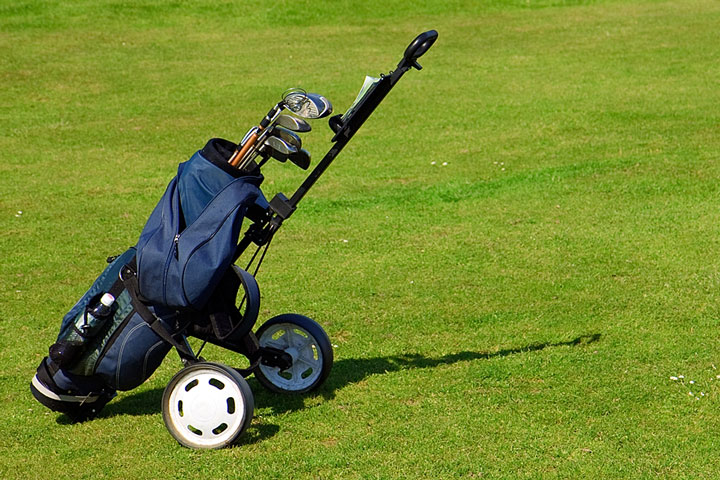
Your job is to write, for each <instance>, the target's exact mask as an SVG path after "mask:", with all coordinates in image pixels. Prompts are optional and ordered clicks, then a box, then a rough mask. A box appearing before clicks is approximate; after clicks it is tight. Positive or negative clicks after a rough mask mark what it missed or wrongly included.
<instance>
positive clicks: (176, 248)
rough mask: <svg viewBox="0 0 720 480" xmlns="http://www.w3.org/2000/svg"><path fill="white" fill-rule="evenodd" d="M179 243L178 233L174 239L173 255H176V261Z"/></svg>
mask: <svg viewBox="0 0 720 480" xmlns="http://www.w3.org/2000/svg"><path fill="white" fill-rule="evenodd" d="M179 242H180V234H179V233H178V234H177V235H175V238H173V244H174V248H173V253H174V254H175V259H176V260H177V258H178V243H179Z"/></svg>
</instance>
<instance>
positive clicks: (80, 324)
mask: <svg viewBox="0 0 720 480" xmlns="http://www.w3.org/2000/svg"><path fill="white" fill-rule="evenodd" d="M113 303H115V297H113V296H112V295H111V294H109V293H106V294H105V295H103V296H102V297H101V298H100V302H99V303H98V304H97V305H95V307H94V308H92V309H91V310H88V311H86V313H83V314H82V315H80V316H79V317H78V319H77V320H75V324H74V325H73V327H74V328H73V329H72V330H71V331H70V332H69V334H67V336H66V337H65V338H64V339H62V340H60V341H58V342H57V343H54V344H53V345H52V346H51V347H50V352H49V354H50V359H51V360H52V361H53V362H55V364H56V365H58V366H59V367H60V368H63V367H68V366H70V365H72V363H73V361H74V360H75V359H76V358H78V357H79V356H80V355H81V354H82V352H83V350H84V349H85V344H86V343H87V342H88V340H89V339H90V338H92V337H93V336H95V335H97V333H98V332H99V331H100V329H101V328H102V327H103V326H104V325H105V322H106V321H107V320H108V318H110V313H112V304H113Z"/></svg>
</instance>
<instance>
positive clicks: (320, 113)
mask: <svg viewBox="0 0 720 480" xmlns="http://www.w3.org/2000/svg"><path fill="white" fill-rule="evenodd" d="M283 102H284V103H285V107H286V108H287V109H288V110H290V111H291V112H293V113H294V114H295V115H297V116H299V117H303V118H323V117H327V116H328V115H330V114H331V113H332V111H333V107H332V104H331V103H330V100H328V99H327V98H325V97H323V96H322V95H320V94H317V93H306V92H304V91H302V90H292V91H290V93H287V94H285V95H284V96H283Z"/></svg>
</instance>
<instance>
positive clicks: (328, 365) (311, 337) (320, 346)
mask: <svg viewBox="0 0 720 480" xmlns="http://www.w3.org/2000/svg"><path fill="white" fill-rule="evenodd" d="M286 327H288V328H292V329H294V331H295V332H296V333H295V335H301V336H303V337H306V338H307V343H308V345H309V346H310V347H311V348H312V354H313V355H314V356H315V357H316V362H317V366H318V369H319V374H317V373H316V372H314V371H313V372H312V373H311V374H310V375H309V376H308V378H310V380H308V381H303V380H301V381H300V382H299V385H297V386H295V385H292V382H291V381H288V380H287V379H286V378H284V377H282V376H281V374H283V372H280V371H279V370H278V369H277V368H274V369H273V368H269V367H266V366H264V365H263V364H262V362H261V363H260V365H258V366H257V367H256V368H255V371H254V373H255V378H257V380H258V381H259V382H260V384H261V385H262V386H263V387H265V388H267V389H268V390H270V391H271V392H275V393H282V394H299V393H307V392H311V391H313V390H316V389H318V388H319V387H320V386H321V385H322V384H323V383H324V382H325V380H327V378H328V375H330V370H331V369H332V364H333V350H332V345H331V343H330V338H329V337H328V335H327V333H325V330H323V328H322V327H321V326H320V324H318V323H317V322H316V321H315V320H313V319H311V318H308V317H306V316H304V315H300V314H297V313H285V314H282V315H278V316H276V317H273V318H271V319H270V320H268V321H267V322H265V323H264V324H263V325H262V326H261V327H260V328H259V329H258V330H257V333H256V334H255V336H256V337H257V339H258V342H259V344H260V346H261V347H262V346H267V344H268V340H269V338H268V337H267V336H265V335H266V334H268V332H271V330H274V331H278V329H279V330H280V331H282V330H283V329H286ZM308 352H310V351H308ZM308 371H311V369H309V370H308ZM290 375H292V374H290Z"/></svg>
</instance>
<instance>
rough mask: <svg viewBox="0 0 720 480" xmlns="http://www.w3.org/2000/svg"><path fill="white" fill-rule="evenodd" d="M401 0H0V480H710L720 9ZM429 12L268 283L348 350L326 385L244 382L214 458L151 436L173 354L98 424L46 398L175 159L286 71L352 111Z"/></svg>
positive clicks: (315, 142) (268, 291) (311, 144)
mask: <svg viewBox="0 0 720 480" xmlns="http://www.w3.org/2000/svg"><path fill="white" fill-rule="evenodd" d="M410 3H411V2H407V4H405V3H399V2H379V1H374V0H373V1H367V0H366V1H356V0H343V1H333V2H330V1H320V2H307V1H295V2H289V1H278V2H257V1H250V2H220V3H213V2H206V1H204V0H193V1H188V2H179V1H171V0H159V1H149V0H146V1H139V0H130V1H111V0H101V1H88V0H83V1H75V2H61V1H59V0H58V1H37V2H28V1H26V2H9V1H7V0H0V85H2V88H0V152H2V153H0V160H1V161H0V345H1V346H2V348H1V349H0V407H1V408H2V410H0V412H1V413H2V424H3V426H4V428H3V434H2V435H1V436H0V474H2V476H3V477H4V478H18V479H34V478H38V479H58V478H93V479H96V478H183V479H194V478H283V479H284V478H309V479H335V478H342V479H345V478H348V479H353V478H378V479H385V478H428V479H430V478H432V479H437V478H508V479H515V478H656V477H657V476H660V477H662V478H693V479H694V478H716V476H717V471H718V469H720V461H718V460H717V448H718V446H719V445H720V434H718V431H720V417H719V416H718V406H719V405H720V383H718V382H720V380H718V379H717V375H719V374H720V371H718V370H717V368H716V367H720V356H719V355H718V353H717V347H718V341H717V338H718V333H719V332H718V325H717V324H718V321H717V320H718V316H719V313H720V312H719V311H718V294H717V292H718V287H720V269H719V268H718V262H717V259H718V257H719V256H720V213H719V212H720V210H719V209H718V204H719V201H720V187H719V186H718V185H720V161H719V160H720V154H719V152H720V113H718V109H717V105H719V104H720V89H719V88H718V78H719V77H720V50H718V48H717V40H718V33H717V26H718V24H720V23H719V22H720V4H719V3H718V2H717V1H713V0H689V1H675V2H665V1H642V0H635V1H632V0H627V1H622V0H615V1H601V0H598V1H580V0H578V1H569V0H568V1H562V0H541V1H535V0H494V1H490V0H488V1H475V2H466V1H460V0H452V1H449V2H439V1H430V0H425V1H421V2H412V5H410ZM429 28H435V29H437V30H438V31H439V32H440V38H439V40H438V42H437V44H436V45H435V46H434V47H433V48H432V49H431V50H430V51H429V53H428V54H427V55H426V57H423V59H422V60H421V62H420V63H422V64H423V66H424V67H425V68H424V69H423V70H422V71H421V72H415V71H413V72H410V73H408V74H407V75H406V77H404V78H403V80H402V82H400V84H399V85H398V86H397V88H395V89H394V90H393V92H392V93H391V94H390V96H389V97H388V98H387V99H386V100H385V101H384V102H383V104H382V105H381V106H380V107H379V108H378V110H377V111H376V112H375V114H374V115H373V117H371V118H370V120H369V121H368V122H367V124H366V125H365V126H364V127H363V129H362V130H361V131H360V132H359V133H358V135H357V136H356V138H355V139H354V140H353V141H352V143H351V144H350V145H349V146H348V147H347V148H346V150H345V151H344V152H343V153H342V155H341V156H339V157H338V159H337V161H336V162H335V163H334V164H333V166H332V167H331V169H330V170H329V171H328V172H327V173H326V174H325V175H324V176H323V177H322V178H321V180H320V181H319V183H318V184H317V186H316V187H315V188H314V189H313V190H312V191H311V192H310V194H309V195H308V197H307V198H306V199H305V200H304V201H303V203H302V204H301V206H300V209H299V211H298V212H297V214H296V215H294V216H293V218H292V219H291V220H290V221H288V222H287V224H286V225H285V226H284V228H283V231H282V232H280V234H279V235H278V237H277V238H276V240H275V241H274V242H273V248H272V249H271V251H270V254H269V257H268V259H267V260H266V262H265V264H264V266H263V270H262V271H261V273H260V275H259V278H258V280H259V283H260V286H261V291H262V293H263V305H262V307H261V310H262V312H261V314H262V319H265V318H269V317H270V316H273V315H275V314H278V313H282V312H287V311H296V312H300V313H304V314H306V315H309V316H312V317H314V318H316V319H317V320H318V321H319V322H320V323H321V324H322V325H323V326H325V328H326V329H327V331H328V333H329V334H330V337H331V339H332V341H333V343H334V344H335V345H336V348H335V355H336V362H335V366H334V369H333V373H332V374H331V377H330V378H329V380H328V382H327V384H326V385H325V386H324V387H323V388H322V389H321V390H320V391H319V392H318V393H317V395H309V396H303V397H295V398H293V397H281V396H277V395H272V394H270V393H268V392H266V391H264V390H263V389H262V387H261V386H260V385H259V384H258V383H257V382H256V381H254V380H251V386H252V388H253V392H254V394H255V403H256V411H255V419H254V420H253V424H252V426H251V427H250V430H249V432H247V433H246V435H245V436H244V437H243V439H242V441H241V442H240V444H239V445H238V446H237V447H235V448H231V449H225V450H222V451H210V452H207V451H191V450H188V449H184V448H182V447H180V446H179V445H177V444H176V443H175V442H174V441H173V440H172V438H171V437H170V436H169V434H168V433H167V431H166V430H165V427H164V425H163V422H162V417H161V413H160V398H161V396H162V391H163V388H164V387H165V385H166V384H167V383H168V381H169V380H170V378H171V377H172V375H173V374H174V373H175V372H177V371H178V370H179V368H180V362H179V361H178V359H177V356H176V355H175V354H170V355H169V356H168V358H167V359H166V361H165V363H163V365H162V366H161V367H160V369H159V370H158V371H157V372H156V374H155V375H154V376H153V377H152V378H151V379H150V380H149V381H148V382H147V383H145V384H144V385H143V386H141V387H139V388H138V389H136V390H134V391H131V392H123V393H121V394H120V395H119V397H118V398H117V399H115V400H114V401H113V402H112V403H110V404H109V405H108V406H107V407H106V410H105V411H104V413H103V415H101V417H100V418H98V419H96V420H94V421H91V422H88V423H85V424H79V425H72V424H69V423H68V422H67V419H66V418H65V417H64V416H61V415H56V414H55V413H52V412H49V411H48V410H46V409H44V408H43V407H42V406H40V405H39V404H37V403H36V402H35V401H34V400H33V399H32V397H31V395H30V394H29V391H28V382H29V380H30V378H31V377H32V375H33V373H34V370H35V367H36V366H37V363H38V362H39V361H40V359H41V358H42V357H43V356H44V355H45V354H46V352H47V347H48V346H49V345H50V344H51V343H52V342H53V341H54V339H55V336H56V335H57V330H58V326H59V322H60V319H61V318H62V316H63V315H64V313H65V312H66V311H67V310H68V309H69V308H70V307H71V306H72V304H73V303H74V301H75V300H76V299H77V298H78V297H79V296H80V295H81V294H82V293H83V292H84V290H85V289H86V288H87V287H88V286H89V285H90V283H91V282H92V280H93V279H94V278H95V276H96V275H97V274H98V273H99V272H100V270H101V269H102V268H103V263H104V259H105V257H107V256H108V255H111V254H116V253H119V252H121V251H122V250H123V249H124V248H126V247H127V246H129V245H131V244H133V243H134V242H135V241H136V239H137V235H138V234H139V232H140V230H141V228H142V226H143V224H144V221H145V220H146V218H147V216H148V214H149V213H150V211H151V210H152V208H153V206H154V204H155V202H156V201H157V199H158V198H159V197H160V195H161V194H162V192H163V189H164V187H165V185H166V184H167V182H168V181H169V180H170V178H171V177H172V176H173V174H174V172H175V169H176V166H177V163H179V162H181V161H184V160H186V159H187V158H188V157H189V156H190V155H191V154H192V153H193V152H194V151H195V150H197V149H198V148H200V147H201V146H202V145H203V144H204V142H205V141H206V140H207V139H208V138H211V137H214V136H221V137H227V138H231V139H236V140H237V139H238V138H240V137H241V136H242V134H243V133H244V132H245V130H246V129H247V128H248V127H249V126H250V125H252V124H253V123H255V122H257V121H258V119H259V118H260V116H261V115H262V114H263V113H265V112H266V111H267V109H268V108H269V107H270V105H272V104H273V103H274V102H276V101H277V98H278V96H279V95H280V93H281V92H282V91H283V90H285V89H286V88H288V87H291V86H296V85H299V86H302V87H305V88H307V89H308V90H313V91H318V92H321V93H324V94H326V95H327V96H328V97H329V98H330V99H331V100H332V101H333V102H334V104H335V106H336V109H337V110H338V111H340V112H342V111H343V110H344V109H345V108H346V107H347V106H348V105H349V104H350V103H351V102H352V100H353V98H354V96H355V94H356V92H357V90H358V88H359V87H360V85H361V83H362V78H363V76H364V75H366V74H369V75H377V74H379V73H381V72H382V73H386V72H387V71H388V70H390V69H392V68H393V66H394V65H395V64H396V63H397V61H398V60H399V58H400V55H401V54H402V51H403V50H404V48H405V46H406V45H407V43H408V42H409V41H410V40H411V39H412V38H413V37H414V36H415V35H416V34H417V33H419V32H421V31H423V30H426V29H429ZM329 138H330V131H329V130H328V129H327V128H326V127H325V126H324V125H323V124H322V122H321V121H318V122H317V123H316V124H315V129H314V131H313V132H311V134H309V136H307V137H306V146H308V148H309V149H310V150H311V151H312V152H313V154H314V155H315V158H316V159H318V158H320V156H321V155H322V154H323V153H324V150H326V149H327V148H328V146H329V143H328V140H329ZM445 162H447V165H444V163H445ZM265 175H266V182H265V188H266V193H267V194H268V195H272V194H274V193H275V192H276V191H284V192H285V193H291V192H292V190H293V188H294V187H295V186H296V185H298V184H299V182H300V181H301V180H302V178H303V175H302V173H301V172H300V171H296V170H293V169H292V168H291V167H289V166H286V165H280V164H276V165H271V166H270V167H269V168H267V169H266V171H265ZM20 211H21V212H22V213H19V212H20ZM207 356H208V357H209V358H210V359H212V360H214V361H219V362H224V363H228V364H231V365H236V364H239V363H242V362H241V361H240V359H238V358H237V357H236V356H234V355H233V354H231V353H229V352H227V351H223V350H220V349H217V348H212V349H209V350H208V353H207ZM678 375H684V379H681V380H678V381H673V380H671V379H670V377H671V376H678ZM691 380H692V381H694V382H695V383H694V384H690V381H691ZM689 392H692V393H693V394H692V395H690V394H689ZM701 392H702V393H701Z"/></svg>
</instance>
